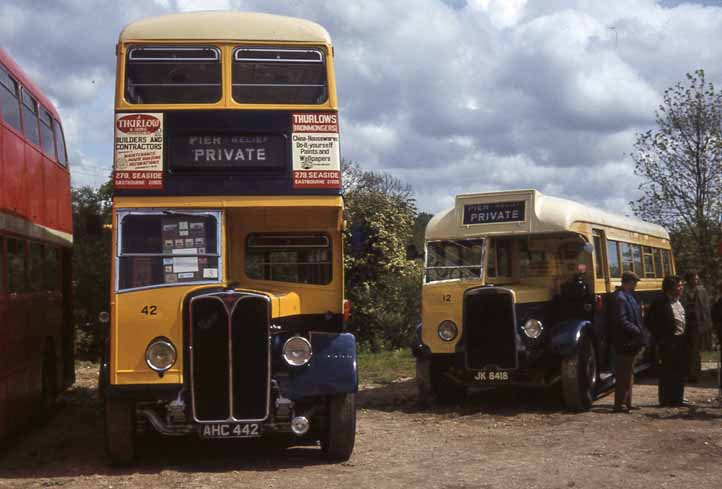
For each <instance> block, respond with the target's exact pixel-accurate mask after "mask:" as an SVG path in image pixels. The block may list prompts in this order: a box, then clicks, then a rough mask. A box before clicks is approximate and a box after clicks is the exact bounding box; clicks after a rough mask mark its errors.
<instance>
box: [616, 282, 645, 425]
mask: <svg viewBox="0 0 722 489" xmlns="http://www.w3.org/2000/svg"><path fill="white" fill-rule="evenodd" d="M637 282H639V277H638V276H637V274H636V273H634V272H624V273H623V274H622V286H621V287H619V288H618V289H617V291H616V292H615V293H614V307H615V318H614V319H615V320H614V347H615V350H616V357H615V359H614V365H615V372H614V376H615V380H616V385H615V389H614V411H615V412H628V411H629V410H631V409H634V406H633V405H632V385H633V384H634V359H635V357H636V356H637V353H639V351H640V350H641V349H642V347H643V346H644V344H645V333H644V329H643V326H642V313H641V311H640V309H639V303H638V302H637V299H636V298H635V297H634V289H636V288H637Z"/></svg>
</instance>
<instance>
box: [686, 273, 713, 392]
mask: <svg viewBox="0 0 722 489" xmlns="http://www.w3.org/2000/svg"><path fill="white" fill-rule="evenodd" d="M684 281H685V285H686V287H685V288H684V293H683V294H682V298H681V299H680V300H681V301H682V305H683V306H684V311H685V317H686V321H687V328H686V329H687V361H688V367H687V380H688V381H689V382H692V383H696V382H699V378H700V375H701V373H702V361H701V358H700V354H699V352H700V349H701V348H702V344H703V338H705V337H707V335H708V333H709V330H710V329H711V327H712V319H711V318H710V307H709V306H710V304H709V296H708V295H707V291H706V290H705V288H704V286H703V285H702V281H701V280H700V279H699V274H698V273H697V272H689V273H687V274H686V275H685V276H684Z"/></svg>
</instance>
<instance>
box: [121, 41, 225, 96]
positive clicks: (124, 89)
mask: <svg viewBox="0 0 722 489" xmlns="http://www.w3.org/2000/svg"><path fill="white" fill-rule="evenodd" d="M136 49H145V50H151V51H152V50H158V51H160V50H175V51H183V50H186V51H198V50H201V49H208V50H210V51H212V52H215V53H216V59H214V60H211V59H207V58H184V59H182V61H188V62H201V61H206V62H208V61H216V62H218V65H219V67H220V68H219V69H220V75H219V80H218V85H219V86H220V89H221V92H220V96H219V97H218V99H217V100H214V101H212V102H198V101H192V102H188V101H184V102H167V101H166V102H158V101H152V102H143V103H136V102H131V101H129V100H128V98H127V97H126V95H127V93H128V63H129V62H133V61H136V62H151V61H161V62H163V61H178V59H177V58H152V59H135V60H132V59H131V56H132V55H133V51H134V50H136ZM224 78H225V62H224V56H223V49H222V46H220V45H218V44H217V43H216V44H202V45H201V44H198V45H191V44H182V45H174V44H142V43H140V44H139V43H133V44H129V45H127V46H126V52H125V56H124V59H123V79H122V93H121V96H122V100H123V102H124V103H125V104H127V105H129V106H132V107H145V106H172V107H184V106H195V105H203V106H210V107H213V106H223V105H224V100H225V99H226V88H225V84H224Z"/></svg>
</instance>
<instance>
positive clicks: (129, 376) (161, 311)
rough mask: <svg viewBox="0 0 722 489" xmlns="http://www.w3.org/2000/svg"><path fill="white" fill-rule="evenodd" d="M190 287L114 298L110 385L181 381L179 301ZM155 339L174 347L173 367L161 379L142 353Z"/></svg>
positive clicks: (120, 295) (136, 293) (168, 288)
mask: <svg viewBox="0 0 722 489" xmlns="http://www.w3.org/2000/svg"><path fill="white" fill-rule="evenodd" d="M193 288H194V287H161V288H156V289H150V290H138V291H132V292H124V293H121V294H116V295H115V307H114V314H113V319H112V321H113V328H112V335H113V336H112V338H111V342H110V344H111V348H112V351H111V355H112V357H111V375H110V383H111V384H159V383H163V384H173V383H175V384H179V383H181V382H183V370H182V366H183V351H184V346H183V316H182V314H183V298H184V297H185V296H186V294H188V292H190V291H191V290H192V289H193ZM158 336H165V337H166V338H168V339H169V340H171V342H172V343H173V345H174V346H175V348H176V351H177V353H178V358H177V360H176V363H175V365H174V366H173V367H172V368H171V369H170V370H169V371H168V372H166V373H165V374H164V375H163V376H162V377H160V376H159V375H158V374H157V373H155V372H154V371H152V370H151V369H150V368H149V367H148V365H147V364H146V363H145V350H146V348H147V347H148V344H149V343H150V342H151V341H152V340H153V339H154V338H156V337H158Z"/></svg>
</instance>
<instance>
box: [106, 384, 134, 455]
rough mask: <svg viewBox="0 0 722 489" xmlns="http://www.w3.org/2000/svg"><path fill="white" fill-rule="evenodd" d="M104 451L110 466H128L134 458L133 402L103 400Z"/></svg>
mask: <svg viewBox="0 0 722 489" xmlns="http://www.w3.org/2000/svg"><path fill="white" fill-rule="evenodd" d="M105 451H106V453H107V454H108V459H109V460H110V463H111V465H114V466H123V465H128V464H130V463H131V462H132V461H133V459H134V458H135V402H134V401H129V400H126V399H108V398H107V397H106V398H105Z"/></svg>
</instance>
